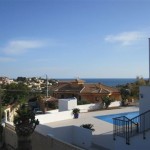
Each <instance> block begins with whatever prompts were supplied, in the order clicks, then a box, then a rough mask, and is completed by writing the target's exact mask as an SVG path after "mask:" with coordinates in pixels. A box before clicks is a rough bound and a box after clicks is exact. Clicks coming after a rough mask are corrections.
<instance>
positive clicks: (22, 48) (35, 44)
mask: <svg viewBox="0 0 150 150" xmlns="http://www.w3.org/2000/svg"><path fill="white" fill-rule="evenodd" d="M42 46H44V43H43V42H41V41H34V40H32V41H30V40H14V41H10V42H9V43H8V44H7V45H6V46H5V47H4V48H3V52H4V53H5V54H7V55H19V54H23V53H25V52H27V51H28V50H30V49H35V48H40V47H42Z"/></svg>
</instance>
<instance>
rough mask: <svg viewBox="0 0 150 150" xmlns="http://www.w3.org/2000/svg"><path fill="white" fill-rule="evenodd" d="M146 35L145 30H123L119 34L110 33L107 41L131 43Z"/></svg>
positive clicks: (123, 43)
mask: <svg viewBox="0 0 150 150" xmlns="http://www.w3.org/2000/svg"><path fill="white" fill-rule="evenodd" d="M143 37H145V35H144V33H143V32H136V31H135V32H123V33H120V34H117V35H108V36H106V38H105V41H107V42H111V43H120V44H121V45H125V46H126V45H131V44H132V43H134V42H136V41H138V40H140V39H141V38H143Z"/></svg>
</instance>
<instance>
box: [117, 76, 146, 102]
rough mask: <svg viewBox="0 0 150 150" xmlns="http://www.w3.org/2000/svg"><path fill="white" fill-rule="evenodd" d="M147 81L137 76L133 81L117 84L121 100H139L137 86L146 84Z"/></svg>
mask: <svg viewBox="0 0 150 150" xmlns="http://www.w3.org/2000/svg"><path fill="white" fill-rule="evenodd" d="M148 84H149V81H148V80H145V79H144V78H142V77H137V78H136V81H135V82H134V83H127V84H125V85H119V86H117V88H119V90H120V93H121V97H122V101H123V102H125V101H126V100H129V101H132V100H139V87H140V86H145V85H148Z"/></svg>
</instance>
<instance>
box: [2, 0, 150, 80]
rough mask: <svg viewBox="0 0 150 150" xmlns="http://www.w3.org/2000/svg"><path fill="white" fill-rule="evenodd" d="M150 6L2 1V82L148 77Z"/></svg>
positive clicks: (111, 0) (109, 1)
mask: <svg viewBox="0 0 150 150" xmlns="http://www.w3.org/2000/svg"><path fill="white" fill-rule="evenodd" d="M149 6H150V0H0V76H6V77H9V78H16V77H20V76H22V77H44V76H46V75H47V76H48V77H49V78H77V77H79V78H136V77H137V76H142V77H144V78H147V77H148V76H149V46H148V38H149V37H150V19H149V18H150V17H149V15H150V8H149Z"/></svg>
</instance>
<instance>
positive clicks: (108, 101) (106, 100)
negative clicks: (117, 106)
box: [102, 96, 114, 109]
mask: <svg viewBox="0 0 150 150" xmlns="http://www.w3.org/2000/svg"><path fill="white" fill-rule="evenodd" d="M113 101H114V99H112V98H110V97H109V96H104V97H102V103H103V104H104V106H105V108H106V109H107V108H108V107H109V105H110V104H111V102H113Z"/></svg>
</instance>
